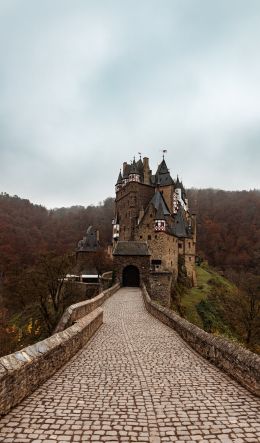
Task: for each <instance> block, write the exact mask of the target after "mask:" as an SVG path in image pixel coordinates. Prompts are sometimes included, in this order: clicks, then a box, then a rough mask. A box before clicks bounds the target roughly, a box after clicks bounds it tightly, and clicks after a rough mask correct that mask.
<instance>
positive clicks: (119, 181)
mask: <svg viewBox="0 0 260 443" xmlns="http://www.w3.org/2000/svg"><path fill="white" fill-rule="evenodd" d="M122 181H123V177H122V173H121V169H120V172H119V176H118V179H117V182H116V184H117V185H121V183H122Z"/></svg>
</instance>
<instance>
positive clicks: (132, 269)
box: [123, 265, 140, 286]
mask: <svg viewBox="0 0 260 443" xmlns="http://www.w3.org/2000/svg"><path fill="white" fill-rule="evenodd" d="M123 286H140V274H139V269H138V268H137V267H136V266H133V265H129V266H126V268H124V270H123Z"/></svg>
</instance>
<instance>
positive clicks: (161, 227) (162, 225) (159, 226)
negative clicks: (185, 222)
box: [154, 220, 166, 231]
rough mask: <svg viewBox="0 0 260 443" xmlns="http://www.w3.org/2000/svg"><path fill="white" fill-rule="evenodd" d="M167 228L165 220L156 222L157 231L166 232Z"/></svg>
mask: <svg viewBox="0 0 260 443" xmlns="http://www.w3.org/2000/svg"><path fill="white" fill-rule="evenodd" d="M165 228H166V222H165V220H155V226H154V230H155V231H165Z"/></svg>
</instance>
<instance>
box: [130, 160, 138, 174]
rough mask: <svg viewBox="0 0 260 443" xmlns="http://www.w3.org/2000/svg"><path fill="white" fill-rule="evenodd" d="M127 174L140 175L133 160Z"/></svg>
mask: <svg viewBox="0 0 260 443" xmlns="http://www.w3.org/2000/svg"><path fill="white" fill-rule="evenodd" d="M129 174H139V175H140V172H139V171H138V168H137V164H136V162H135V160H134V161H133V163H132V164H131V166H130V171H129Z"/></svg>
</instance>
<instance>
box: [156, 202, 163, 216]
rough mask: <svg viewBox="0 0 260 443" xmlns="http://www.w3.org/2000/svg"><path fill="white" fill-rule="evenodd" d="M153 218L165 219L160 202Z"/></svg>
mask: <svg viewBox="0 0 260 443" xmlns="http://www.w3.org/2000/svg"><path fill="white" fill-rule="evenodd" d="M155 220H165V215H164V212H163V207H162V203H161V202H160V204H159V208H158V209H157V212H156V215H155Z"/></svg>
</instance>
